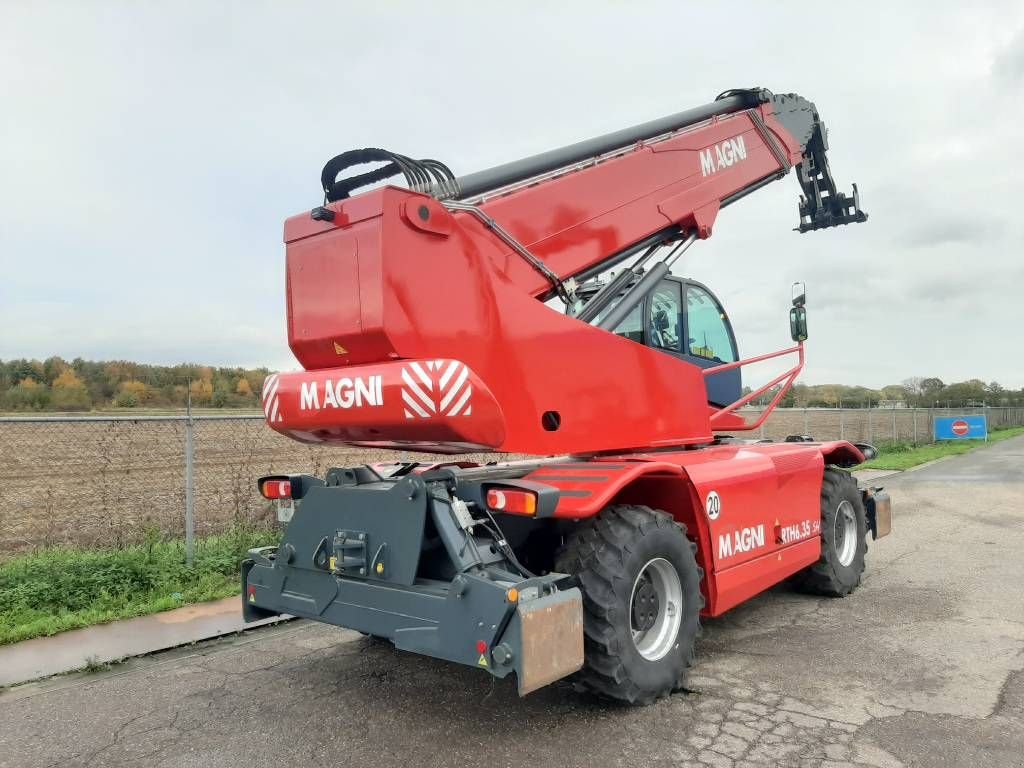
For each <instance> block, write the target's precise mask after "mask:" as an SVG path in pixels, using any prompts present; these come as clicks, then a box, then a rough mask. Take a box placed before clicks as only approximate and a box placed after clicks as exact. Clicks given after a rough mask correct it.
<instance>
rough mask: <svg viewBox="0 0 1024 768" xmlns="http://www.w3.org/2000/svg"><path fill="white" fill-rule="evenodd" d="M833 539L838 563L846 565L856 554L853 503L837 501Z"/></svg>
mask: <svg viewBox="0 0 1024 768" xmlns="http://www.w3.org/2000/svg"><path fill="white" fill-rule="evenodd" d="M833 541H834V542H835V545H834V546H835V548H836V557H838V558H839V564H840V565H841V566H843V567H847V566H849V565H850V563H852V562H853V556H854V555H856V554H857V513H856V512H855V511H854V509H853V504H851V503H850V502H848V501H845V500H844V501H841V502H839V506H838V507H837V508H836V522H835V530H834V537H833Z"/></svg>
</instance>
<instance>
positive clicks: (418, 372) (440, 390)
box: [402, 360, 473, 419]
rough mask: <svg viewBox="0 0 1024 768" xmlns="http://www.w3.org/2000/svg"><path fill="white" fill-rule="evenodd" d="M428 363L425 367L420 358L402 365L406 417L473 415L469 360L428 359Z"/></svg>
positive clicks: (425, 417) (426, 417) (427, 417)
mask: <svg viewBox="0 0 1024 768" xmlns="http://www.w3.org/2000/svg"><path fill="white" fill-rule="evenodd" d="M446 362H447V364H446ZM425 365H426V370H424V368H423V365H420V363H418V362H412V363H409V365H408V366H404V367H403V368H402V402H403V403H404V406H405V418H407V419H416V418H420V419H429V418H431V417H432V416H438V415H442V416H470V415H471V414H472V413H473V405H472V403H471V402H470V398H471V397H472V395H473V385H472V384H471V383H470V382H469V368H467V367H466V364H465V363H460V362H459V361H458V360H450V361H444V360H428V361H427V362H426V363H425Z"/></svg>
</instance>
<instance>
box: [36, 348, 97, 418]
mask: <svg viewBox="0 0 1024 768" xmlns="http://www.w3.org/2000/svg"><path fill="white" fill-rule="evenodd" d="M51 359H53V358H51ZM58 359H59V358H58ZM49 362H50V361H49V360H47V363H49ZM61 362H63V361H61ZM52 387H53V396H52V398H51V404H52V406H53V408H54V409H56V410H58V411H87V410H89V408H90V407H92V399H91V398H90V397H89V390H88V389H87V388H86V386H85V382H84V381H82V380H81V379H80V378H78V376H77V375H75V372H74V370H72V369H71V368H68V367H67V366H66V365H65V368H64V370H63V371H62V372H61V373H60V374H59V375H58V376H57V378H55V379H54V380H53V385H52Z"/></svg>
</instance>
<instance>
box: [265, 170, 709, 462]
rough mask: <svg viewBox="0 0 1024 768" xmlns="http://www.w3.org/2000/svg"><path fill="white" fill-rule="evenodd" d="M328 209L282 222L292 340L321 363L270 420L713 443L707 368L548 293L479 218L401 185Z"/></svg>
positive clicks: (583, 439) (505, 436) (504, 437)
mask: <svg viewBox="0 0 1024 768" xmlns="http://www.w3.org/2000/svg"><path fill="white" fill-rule="evenodd" d="M332 209H333V210H335V211H336V218H335V219H334V221H333V222H331V223H330V224H329V225H327V226H324V225H323V224H321V223H320V222H315V221H313V220H311V219H310V218H309V216H308V215H307V216H299V217H295V218H293V219H291V220H289V222H288V224H287V225H286V238H287V240H288V263H287V269H288V325H289V343H290V345H291V348H292V350H293V352H294V353H295V356H296V357H297V358H298V359H299V361H300V362H301V363H302V364H303V365H304V366H305V367H306V368H307V369H308V371H309V372H307V373H296V374H281V375H280V376H279V377H277V378H275V379H274V380H272V381H271V382H270V383H271V385H272V386H273V387H274V391H273V394H272V397H273V398H277V405H276V410H275V413H276V418H274V419H271V420H270V425H271V426H272V427H273V428H274V429H277V430H278V431H281V432H284V433H286V434H290V435H291V436H293V437H296V438H298V439H301V440H306V441H316V442H319V441H323V442H345V443H362V444H373V445H379V446H388V447H395V448H419V449H422V450H431V451H453V452H455V451H465V450H468V449H474V450H500V451H512V452H533V453H561V452H569V451H571V452H578V451H585V450H598V449H600V448H602V447H609V446H611V445H614V446H618V447H623V448H625V447H634V446H636V447H639V446H645V447H647V446H653V445H659V444H663V445H681V444H687V443H695V442H707V441H709V440H710V439H711V428H710V424H709V420H708V412H707V407H706V404H705V403H704V402H703V400H702V399H701V398H699V397H698V398H696V399H695V398H694V397H693V393H696V392H703V388H704V383H703V377H702V375H701V373H700V370H699V369H697V368H696V367H694V366H691V365H688V364H686V363H681V362H680V361H678V360H674V359H672V358H669V357H668V356H666V355H664V354H663V353H661V352H658V351H656V350H653V349H650V348H648V347H644V346H642V345H639V344H635V343H633V342H631V341H629V340H627V339H624V338H621V337H619V336H616V335H614V334H611V333H608V332H606V331H603V330H600V329H598V328H595V327H593V326H590V325H587V324H585V323H582V322H580V321H578V320H575V319H573V318H572V317H568V316H566V315H564V314H562V313H560V312H558V311H557V310H555V309H552V308H550V307H548V306H546V305H545V304H544V303H543V302H541V301H538V300H537V298H535V297H534V296H533V295H531V294H530V293H528V292H526V291H524V290H523V288H522V287H521V286H520V285H518V284H517V283H515V282H513V280H512V279H510V277H509V275H508V274H507V272H506V271H505V270H506V269H508V267H509V264H510V263H511V264H517V261H518V259H519V257H518V256H516V255H510V254H508V253H505V252H503V249H502V247H501V246H502V243H501V242H500V241H498V240H496V239H495V238H494V237H493V236H492V235H491V234H490V233H489V232H487V231H486V230H484V229H483V228H482V227H481V226H479V225H478V224H477V222H476V220H475V219H472V218H470V217H468V216H465V215H460V216H458V217H455V216H453V215H452V214H451V213H449V212H448V211H446V210H445V209H444V208H443V207H442V206H441V205H440V204H439V203H438V202H437V201H436V200H433V199H432V198H429V197H426V196H423V195H418V194H414V193H410V192H408V191H405V190H399V189H395V188H385V189H382V190H377V191H373V192H370V193H368V194H366V195H363V196H361V197H359V198H356V199H353V200H350V201H345V202H344V203H337V204H334V205H333V206H332ZM423 211H426V214H423V213H422V212H423ZM317 230H320V231H317ZM503 267H504V268H505V269H503ZM268 393H269V390H268ZM695 406H696V407H695ZM268 415H269V413H268ZM598 427H599V428H600V429H599V431H600V433H601V435H600V437H598V436H597V435H596V434H595V432H596V431H598Z"/></svg>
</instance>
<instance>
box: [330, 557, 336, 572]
mask: <svg viewBox="0 0 1024 768" xmlns="http://www.w3.org/2000/svg"><path fill="white" fill-rule="evenodd" d="M337 567H338V558H336V557H332V558H331V570H332V571H333V570H335V569H337Z"/></svg>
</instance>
